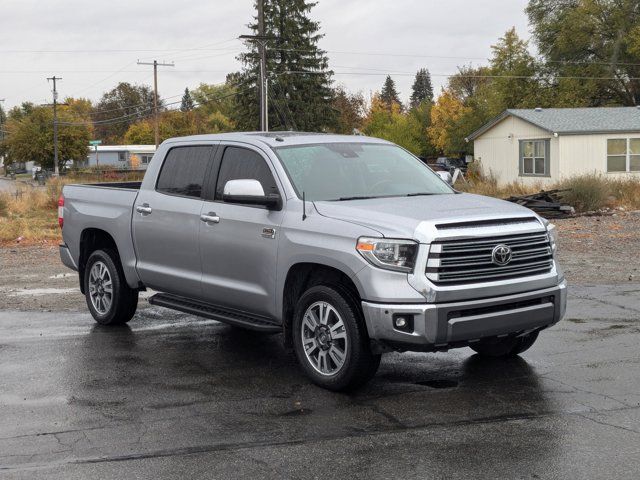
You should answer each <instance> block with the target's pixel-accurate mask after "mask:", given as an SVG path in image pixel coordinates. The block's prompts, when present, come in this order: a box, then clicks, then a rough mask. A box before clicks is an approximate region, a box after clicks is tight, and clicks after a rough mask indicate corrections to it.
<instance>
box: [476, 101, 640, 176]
mask: <svg viewBox="0 0 640 480" xmlns="http://www.w3.org/2000/svg"><path fill="white" fill-rule="evenodd" d="M467 141H470V142H471V141H472V142H473V145H474V158H475V160H479V161H480V163H481V165H482V169H483V170H484V172H485V173H489V172H491V173H493V175H495V176H496V177H497V178H498V181H499V182H500V183H501V184H504V183H509V182H513V181H521V182H523V183H535V182H542V183H554V182H557V181H558V180H560V179H562V178H567V177H572V176H576V175H583V174H586V173H594V172H595V173H601V174H603V175H607V176H627V175H634V176H637V177H638V178H639V179H640V108H636V107H619V108H618V107H607V108H605V107H603V108H550V109H541V108H536V109H532V110H506V111H505V112H504V113H502V114H501V115H500V116H498V117H496V118H495V119H493V120H492V121H490V122H489V123H487V124H486V125H484V126H483V127H482V128H480V129H478V130H477V131H475V132H474V133H473V134H471V135H470V136H469V137H468V138H467Z"/></svg>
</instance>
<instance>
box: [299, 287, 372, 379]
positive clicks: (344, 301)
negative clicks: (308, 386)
mask: <svg viewBox="0 0 640 480" xmlns="http://www.w3.org/2000/svg"><path fill="white" fill-rule="evenodd" d="M293 342H294V348H295V352H296V356H297V358H298V362H299V363H300V365H301V367H302V368H303V370H304V371H305V373H306V374H307V376H308V377H309V378H310V379H311V380H312V381H313V382H314V383H316V384H317V385H319V386H321V387H324V388H327V389H329V390H336V391H339V390H348V389H353V388H356V387H358V386H360V385H362V384H364V383H366V382H367V381H369V380H370V379H371V377H373V376H374V375H375V373H376V371H377V370H378V366H379V365H380V355H374V354H373V353H371V349H370V347H369V338H368V335H367V332H366V327H365V326H364V322H363V321H362V316H361V313H360V310H359V308H358V306H357V304H356V302H355V301H354V300H353V299H351V297H350V296H349V295H348V294H346V293H343V292H341V291H340V289H338V288H334V287H332V286H324V285H319V286H315V287H311V288H310V289H309V290H307V291H306V292H305V293H304V294H303V295H302V296H301V297H300V299H299V300H298V303H297V305H296V309H295V313H294V318H293Z"/></svg>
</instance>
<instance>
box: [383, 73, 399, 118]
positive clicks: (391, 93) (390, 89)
mask: <svg viewBox="0 0 640 480" xmlns="http://www.w3.org/2000/svg"><path fill="white" fill-rule="evenodd" d="M380 101H381V102H382V103H383V104H385V105H386V106H387V109H388V110H389V111H391V110H393V108H394V105H398V106H399V107H400V109H402V102H400V97H399V96H398V91H397V90H396V82H394V81H393V78H391V75H387V78H385V79H384V84H383V85H382V91H381V92H380Z"/></svg>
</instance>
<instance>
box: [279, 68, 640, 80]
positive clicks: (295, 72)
mask: <svg viewBox="0 0 640 480" xmlns="http://www.w3.org/2000/svg"><path fill="white" fill-rule="evenodd" d="M281 73H282V74H293V75H328V74H329V72H311V71H304V70H286V71H284V72H281ZM332 74H333V75H363V76H365V75H370V76H387V75H396V76H400V77H406V76H414V75H415V72H393V71H390V72H385V73H382V72H380V73H377V72H332ZM430 75H431V76H432V77H446V78H450V77H459V78H484V79H499V78H509V79H523V80H527V79H528V80H545V79H550V80H620V78H618V77H586V76H574V75H550V76H540V75H469V74H462V73H460V72H457V73H431V74H430ZM624 79H625V80H640V77H625V78H624Z"/></svg>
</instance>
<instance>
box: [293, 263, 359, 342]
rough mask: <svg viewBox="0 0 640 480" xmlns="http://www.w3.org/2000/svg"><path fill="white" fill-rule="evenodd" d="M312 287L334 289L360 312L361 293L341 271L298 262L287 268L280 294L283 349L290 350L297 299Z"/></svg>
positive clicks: (320, 265) (351, 279) (320, 264)
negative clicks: (345, 296)
mask: <svg viewBox="0 0 640 480" xmlns="http://www.w3.org/2000/svg"><path fill="white" fill-rule="evenodd" d="M314 285H328V286H332V287H335V288H337V289H339V290H340V291H341V293H343V294H345V295H347V296H348V297H350V299H351V301H352V302H353V303H354V306H355V307H357V308H358V310H359V311H361V310H360V309H361V306H360V302H361V299H362V295H361V292H360V290H359V288H358V285H357V284H356V282H355V281H354V279H353V278H352V277H351V276H349V275H348V274H347V273H345V272H344V271H343V270H341V269H339V268H337V267H335V266H330V265H326V264H322V263H316V262H299V263H296V264H293V265H291V266H290V267H289V270H288V271H287V275H286V278H285V281H284V288H283V293H282V303H281V305H282V307H281V308H282V312H281V313H282V315H281V318H282V331H283V340H284V344H285V347H287V348H292V347H293V341H292V336H291V325H292V321H293V313H294V309H295V306H296V302H297V301H298V298H300V296H301V295H302V294H303V293H304V292H305V291H306V290H308V289H309V288H310V287H312V286H314Z"/></svg>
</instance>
